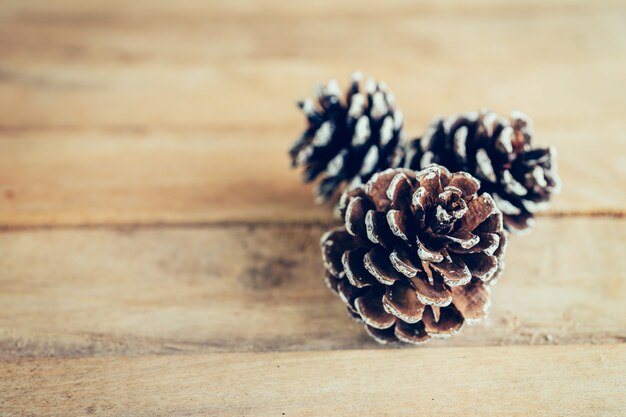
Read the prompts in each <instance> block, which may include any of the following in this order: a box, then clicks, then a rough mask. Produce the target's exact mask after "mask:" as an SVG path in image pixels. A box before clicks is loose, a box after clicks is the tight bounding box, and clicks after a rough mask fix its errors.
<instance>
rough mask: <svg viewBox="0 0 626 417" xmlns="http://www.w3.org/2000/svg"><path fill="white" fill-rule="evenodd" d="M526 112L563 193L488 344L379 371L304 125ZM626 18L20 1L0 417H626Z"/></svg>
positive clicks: (0, 17)
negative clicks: (347, 109) (367, 111)
mask: <svg viewBox="0 0 626 417" xmlns="http://www.w3.org/2000/svg"><path fill="white" fill-rule="evenodd" d="M354 69H360V70H361V71H363V72H364V73H365V74H367V75H372V76H374V77H376V78H378V79H384V80H385V81H386V82H387V83H388V84H389V85H390V86H391V88H392V89H393V90H394V92H395V95H396V97H397V101H398V104H399V106H400V107H401V108H402V109H403V111H404V113H405V115H406V117H407V123H406V126H407V130H408V133H409V135H410V136H415V135H418V134H419V133H420V131H421V130H422V129H423V128H424V127H425V126H426V125H427V123H428V122H429V120H430V119H431V117H432V116H434V115H436V114H441V115H445V114H449V113H453V112H460V111H465V110H477V109H479V108H481V107H490V108H492V109H494V110H497V111H499V112H504V113H508V112H510V111H511V110H522V111H525V112H526V113H528V114H529V115H530V116H531V117H532V118H533V119H534V121H535V130H536V132H537V136H538V138H539V140H540V141H541V142H543V143H546V144H553V145H555V146H557V148H558V151H559V164H560V172H561V175H562V178H563V181H564V188H563V192H562V194H561V195H560V196H559V197H558V198H557V199H556V200H555V201H554V204H553V206H552V208H551V210H550V211H549V212H547V213H546V214H544V215H542V216H541V217H540V218H539V220H538V224H537V227H536V230H535V231H534V232H533V233H532V234H530V235H529V236H526V237H514V238H513V239H512V242H511V245H510V246H509V254H508V259H507V267H508V270H507V273H506V275H505V276H504V277H503V279H502V280H501V282H500V283H499V284H498V286H497V287H495V289H494V292H493V307H492V312H491V315H490V318H489V319H488V320H487V321H486V322H485V323H483V324H482V325H478V326H473V327H468V328H466V329H465V331H464V332H463V333H462V334H460V335H459V336H457V337H454V338H452V339H449V340H447V341H437V342H433V343H429V344H427V345H425V346H424V347H420V348H402V349H393V348H392V349H390V348H381V347H379V346H378V345H376V344H375V343H374V342H372V341H371V340H370V339H369V338H368V337H367V336H366V335H365V334H364V331H363V330H362V329H361V328H360V327H359V326H358V325H356V324H354V323H353V322H351V320H350V319H349V318H348V317H347V315H346V314H345V313H344V311H343V308H342V306H341V304H340V303H339V302H338V300H336V299H335V297H334V296H333V295H332V294H330V292H329V291H328V290H327V289H326V288H325V287H324V286H323V284H322V280H321V278H322V267H321V262H320V258H319V248H318V239H319V236H320V235H321V234H322V232H323V231H324V230H325V228H327V227H328V226H329V225H331V224H333V222H334V219H333V218H332V216H331V214H330V209H329V208H328V207H316V206H315V205H314V204H313V203H312V190H311V187H310V186H303V185H301V184H300V182H299V174H298V172H295V171H291V170H290V169H289V161H288V158H287V155H286V150H287V148H288V146H289V144H290V142H291V141H292V139H293V138H295V137H296V136H297V135H298V133H299V131H300V130H301V129H302V128H303V126H304V121H303V118H302V117H301V115H300V114H299V113H298V111H297V109H296V107H295V105H294V101H295V100H296V99H297V98H300V97H304V96H307V95H309V94H310V93H311V91H312V87H313V85H314V84H315V82H317V81H323V80H326V79H328V78H331V77H336V78H337V79H338V81H339V82H340V83H342V84H343V85H345V84H346V82H347V79H348V77H349V75H350V73H351V72H352V71H353V70H354ZM625 86H626V3H625V2H624V1H604V0H603V1H593V2H591V1H561V0H556V1H524V2H520V1H517V2H509V1H504V2H503V1H497V0H479V1H473V2H465V1H453V2H435V1H432V2H414V1H387V2H384V3H378V4H375V3H367V2H362V1H341V2H339V1H330V0H322V1H311V2H304V1H302V2H301V1H298V2H287V1H252V0H249V1H226V0H224V1H207V2H205V1H193V0H184V1H176V2H169V1H165V0H150V1H148V0H136V1H132V2H129V1H112V0H107V1H104V0H94V1H88V2H87V1H79V0H58V1H49V0H20V1H8V0H1V1H0V226H1V230H0V416H22V415H24V416H31V415H32V416H40V415H47V416H50V415H105V416H107V415H119V416H121V415H133V416H141V415H146V416H148V415H149V416H157V415H158V416H179V415H180V416H183V415H197V414H200V415H216V416H217V415H233V416H282V415H285V416H294V415H312V416H328V415H363V416H366V415H376V416H379V415H389V416H398V415H418V414H419V415H441V416H443V415H454V416H456V415H481V416H503V415H506V416H526V415H534V416H540V415H546V416H547V415H549V416H556V415H559V416H560V415H577V416H578V415H580V416H588V415H606V416H619V415H624V410H625V409H626V344H625V343H626V256H625V255H626V243H625V242H626V219H625V218H624V214H625V213H626V137H625V135H626V133H625V132H626V117H625V116H626V87H625Z"/></svg>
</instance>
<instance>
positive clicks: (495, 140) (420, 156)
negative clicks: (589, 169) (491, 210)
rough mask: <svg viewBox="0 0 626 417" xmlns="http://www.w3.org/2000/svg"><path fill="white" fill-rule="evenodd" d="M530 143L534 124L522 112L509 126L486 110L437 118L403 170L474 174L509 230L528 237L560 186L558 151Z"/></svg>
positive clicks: (409, 153)
mask: <svg viewBox="0 0 626 417" xmlns="http://www.w3.org/2000/svg"><path fill="white" fill-rule="evenodd" d="M532 142H533V131H532V128H531V122H530V120H529V118H528V117H527V116H526V115H524V114H522V113H519V112H514V113H512V114H511V117H510V119H509V120H507V119H504V118H500V117H498V116H497V114H496V113H494V112H492V111H488V110H482V111H480V112H474V113H466V114H461V115H454V116H451V117H448V118H447V119H442V118H437V119H435V120H434V121H433V122H432V124H431V125H430V127H429V128H428V130H427V131H426V133H425V134H424V136H423V137H422V138H420V139H417V140H415V141H412V142H411V143H410V144H409V145H408V146H407V155H406V159H405V162H404V164H403V165H404V166H405V167H407V168H411V169H421V168H423V167H425V166H428V165H430V164H432V163H437V164H441V165H444V166H445V167H447V168H448V169H450V170H451V171H466V172H469V173H471V174H472V175H474V176H475V177H477V178H479V179H480V180H481V183H482V187H481V189H480V191H484V192H488V193H490V194H491V195H492V197H493V199H494V200H495V202H496V205H497V206H498V208H499V209H500V210H501V211H502V213H503V214H504V223H505V226H506V228H507V229H508V230H509V231H511V232H516V233H518V232H525V231H528V230H530V228H531V227H532V226H533V224H534V219H533V216H534V214H535V213H536V212H537V211H539V210H543V209H545V208H547V205H548V201H549V200H550V197H551V196H552V195H553V194H556V193H558V192H559V190H560V186H561V181H560V179H559V177H558V174H557V165H556V151H555V149H554V148H552V147H550V148H538V147H533V143H532Z"/></svg>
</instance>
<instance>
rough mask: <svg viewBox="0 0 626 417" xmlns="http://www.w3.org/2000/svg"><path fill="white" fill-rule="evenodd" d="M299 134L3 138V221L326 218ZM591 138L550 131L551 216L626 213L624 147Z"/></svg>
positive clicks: (0, 153) (328, 213)
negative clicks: (299, 148) (304, 169)
mask: <svg viewBox="0 0 626 417" xmlns="http://www.w3.org/2000/svg"><path fill="white" fill-rule="evenodd" d="M295 131H296V129H294V130H293V132H288V131H285V130H282V129H279V130H268V131H254V130H248V131H224V132H221V133H215V132H213V133H210V132H208V133H202V132H191V133H189V132H187V133H173V132H164V131H155V132H152V131H149V132H143V133H137V132H128V131H122V132H114V133H111V132H109V133H106V132H105V133H103V132H92V131H88V132H87V131H86V132H83V131H80V132H62V133H60V132H56V133H55V132H37V133H33V132H30V133H29V132H20V133H15V132H14V133H11V134H7V133H5V134H0V224H4V225H9V226H28V225H77V224H78V225H80V224H103V223H104V224H129V223H143V224H145V223H189V222H210V223H220V222H246V223H248V222H272V223H285V222H302V221H305V222H319V221H322V222H328V221H330V220H331V219H332V214H331V211H332V210H331V209H330V207H329V206H324V207H319V206H316V205H315V203H314V202H313V195H312V189H311V186H308V185H303V184H302V183H301V182H300V174H299V173H298V172H297V171H295V170H291V169H290V168H289V161H288V158H287V154H286V149H287V148H288V146H289V140H290V136H291V134H292V133H294V132H295ZM617 134H618V133H617V132H615V136H614V137H617ZM590 136H591V133H590V132H588V131H582V132H580V131H579V132H576V133H569V132H568V129H567V128H564V129H556V130H553V131H552V133H551V135H550V137H552V138H553V139H554V142H557V143H558V144H559V145H560V146H559V150H560V151H559V152H560V172H561V175H562V177H563V181H564V188H563V192H562V194H561V195H560V196H557V197H556V198H555V200H554V204H553V206H552V208H551V210H550V212H549V215H550V214H551V215H554V214H558V213H566V214H572V213H575V214H581V213H585V214H593V213H598V212H599V213H614V214H616V215H621V214H623V213H625V212H626V194H624V193H623V192H620V191H619V190H622V189H624V188H626V172H625V171H623V170H622V169H621V168H620V166H621V165H620V164H621V158H622V155H624V154H626V143H625V142H623V141H622V142H616V143H615V144H613V145H611V149H612V151H611V152H608V153H607V150H606V149H604V148H602V147H600V146H596V147H593V148H591V149H588V138H589V137H590ZM251 139H253V140H251ZM583 161H584V162H583ZM591 167H593V169H591Z"/></svg>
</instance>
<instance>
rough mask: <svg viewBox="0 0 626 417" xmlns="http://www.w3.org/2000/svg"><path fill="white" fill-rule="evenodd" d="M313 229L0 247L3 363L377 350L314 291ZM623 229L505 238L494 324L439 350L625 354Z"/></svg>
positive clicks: (603, 225) (26, 235) (5, 239)
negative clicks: (553, 347) (600, 347)
mask: <svg viewBox="0 0 626 417" xmlns="http://www.w3.org/2000/svg"><path fill="white" fill-rule="evenodd" d="M323 230H324V229H323V228H322V227H320V226H298V225H292V226H285V225H283V226H258V227H254V226H228V227H225V226H221V227H193V228H184V227H183V228H181V227H177V228H172V227H157V228H120V229H117V230H115V229H108V228H76V229H52V230H21V231H10V232H6V231H5V232H4V233H1V234H0V252H1V253H2V257H0V356H1V357H8V358H12V357H28V356H91V355H112V354H124V355H136V354H145V353H172V352H181V351H183V352H213V351H274V350H280V351H294V350H334V349H346V348H355V349H362V348H375V347H377V345H376V343H375V342H373V341H372V340H370V338H369V337H368V336H367V335H366V334H365V332H364V331H363V329H362V328H361V327H360V326H359V325H358V324H356V323H354V322H353V321H352V320H351V319H349V318H348V316H347V314H346V312H345V310H344V308H343V305H342V304H341V302H340V301H339V300H338V299H337V298H336V297H335V296H334V295H333V294H331V293H330V291H328V290H327V289H326V288H325V286H324V285H323V283H322V267H321V262H320V255H319V246H318V240H319V237H320V235H321V234H322V232H323ZM624 241H626V220H623V219H570V218H562V219H542V220H541V221H540V222H539V227H538V228H537V230H536V231H535V232H534V233H533V234H531V235H529V236H525V237H524V238H513V239H512V242H511V244H510V246H509V253H508V258H507V273H506V274H505V276H504V277H503V279H502V280H501V281H500V282H499V283H498V285H497V286H496V287H495V288H494V291H493V303H492V310H491V315H490V318H489V319H488V320H487V321H486V322H485V323H483V324H481V325H476V326H471V327H467V328H465V329H464V331H463V332H462V334H460V335H458V336H455V337H454V338H451V339H448V340H439V341H433V342H432V343H429V344H427V345H426V346H428V347H437V346H488V345H512V344H513V345H515V344H525V345H527V344H576V343H583V344H589V343H618V342H624V341H626V305H625V304H624V302H623V300H624V299H625V298H626V275H625V274H624V271H625V270H626V259H625V258H624V256H623V253H624Z"/></svg>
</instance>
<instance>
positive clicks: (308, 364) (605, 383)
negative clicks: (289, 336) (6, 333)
mask: <svg viewBox="0 0 626 417" xmlns="http://www.w3.org/2000/svg"><path fill="white" fill-rule="evenodd" d="M625 394H626V345H624V344H621V345H613V346H535V347H488V348H449V349H411V350H403V351H397V350H384V351H380V350H378V351H372V350H364V351H357V352H355V351H343V352H305V353H243V354H206V355H175V356H171V355H165V356H143V357H121V358H117V357H116V358H86V359H36V360H19V361H15V362H8V363H7V362H4V363H3V364H2V366H1V367H0V403H1V404H2V411H3V415H5V416H18V415H48V416H62V415H84V414H87V415H91V414H93V415H111V416H112V415H134V416H188V415H220V416H281V415H284V416H320V415H326V416H329V415H362V416H398V415H416V414H419V415H438V416H458V415H480V416H498V417H499V416H502V415H507V416H528V415H533V416H557V415H558V416H565V415H567V416H589V415H593V416H617V415H621V414H622V413H623V411H624V409H625V408H626V395H625Z"/></svg>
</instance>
